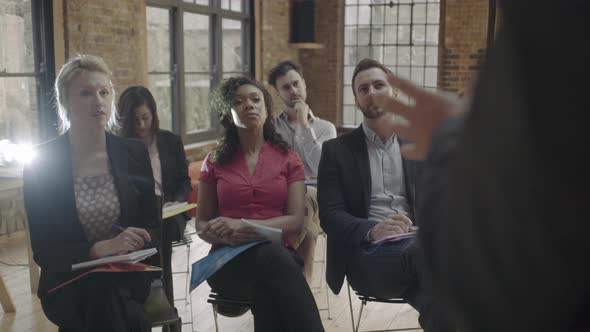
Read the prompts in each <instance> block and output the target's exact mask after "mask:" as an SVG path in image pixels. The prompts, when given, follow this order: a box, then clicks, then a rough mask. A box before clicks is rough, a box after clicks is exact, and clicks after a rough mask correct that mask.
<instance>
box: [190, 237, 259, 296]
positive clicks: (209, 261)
mask: <svg viewBox="0 0 590 332" xmlns="http://www.w3.org/2000/svg"><path fill="white" fill-rule="evenodd" d="M265 242H268V241H257V242H252V243H247V244H243V245H241V246H237V247H222V248H219V249H217V250H215V251H214V252H212V253H210V254H209V255H207V256H206V257H204V258H201V259H200V260H198V261H196V262H194V263H193V264H192V269H191V288H190V291H191V292H192V291H193V289H195V288H197V286H199V285H200V284H201V283H202V282H203V281H205V280H207V279H208V278H209V277H210V276H212V275H213V274H214V273H215V272H217V270H219V269H220V268H221V267H222V266H223V265H225V263H227V262H229V261H230V260H232V259H233V258H234V257H236V256H238V255H239V254H241V253H242V252H244V251H246V250H247V249H250V248H252V247H254V246H255V245H258V244H261V243H265Z"/></svg>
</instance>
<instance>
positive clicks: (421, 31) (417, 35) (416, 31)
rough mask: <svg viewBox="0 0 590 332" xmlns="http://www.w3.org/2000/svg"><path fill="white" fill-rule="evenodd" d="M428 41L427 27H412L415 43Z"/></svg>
mask: <svg viewBox="0 0 590 332" xmlns="http://www.w3.org/2000/svg"><path fill="white" fill-rule="evenodd" d="M425 42H426V27H425V26H423V25H417V26H414V27H413V28H412V43H413V44H414V45H424V43H425Z"/></svg>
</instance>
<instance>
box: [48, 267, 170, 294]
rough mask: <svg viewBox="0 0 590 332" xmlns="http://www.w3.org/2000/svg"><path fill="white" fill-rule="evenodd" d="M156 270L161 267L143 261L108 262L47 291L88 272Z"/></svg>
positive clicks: (51, 290) (63, 284)
mask: <svg viewBox="0 0 590 332" xmlns="http://www.w3.org/2000/svg"><path fill="white" fill-rule="evenodd" d="M157 271H162V269H161V268H159V267H156V266H151V265H147V264H143V263H109V264H105V265H101V266H98V267H95V268H93V269H91V270H88V271H86V272H84V273H82V274H79V275H77V276H76V277H74V278H72V279H70V280H68V281H66V282H64V283H62V284H60V285H58V286H55V287H54V288H52V289H50V290H49V291H48V293H52V292H55V291H56V290H58V289H60V288H62V287H63V286H65V285H68V284H71V283H72V282H74V281H76V280H78V279H80V278H82V277H84V276H86V275H88V274H90V273H95V272H157Z"/></svg>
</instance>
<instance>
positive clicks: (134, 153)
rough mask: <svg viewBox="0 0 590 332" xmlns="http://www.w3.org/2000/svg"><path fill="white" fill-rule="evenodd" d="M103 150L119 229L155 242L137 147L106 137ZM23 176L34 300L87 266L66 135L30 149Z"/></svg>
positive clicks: (149, 187)
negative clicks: (141, 231) (35, 274)
mask: <svg viewBox="0 0 590 332" xmlns="http://www.w3.org/2000/svg"><path fill="white" fill-rule="evenodd" d="M106 146H107V153H108V156H109V161H110V166H111V171H112V175H113V177H114V181H115V187H116V188H117V192H118V195H119V201H120V206H121V216H120V222H121V225H123V226H134V227H142V228H146V229H148V230H149V231H150V233H151V234H152V236H153V237H154V242H155V243H154V244H157V242H158V238H159V218H158V213H157V207H156V197H155V195H154V180H153V175H152V169H151V166H150V161H149V156H148V153H147V150H146V148H145V146H144V145H143V143H142V142H140V141H137V140H131V139H125V138H120V137H117V136H114V135H111V134H108V133H107V134H106ZM35 150H36V153H37V156H36V158H35V159H34V161H33V162H32V163H31V164H30V165H27V167H25V170H24V200H25V207H26V210H27V216H28V222H29V231H30V234H31V244H32V247H33V256H34V259H35V262H37V264H39V266H40V267H41V277H40V281H39V291H38V295H39V297H43V296H45V295H46V294H47V291H48V290H49V289H51V288H53V287H55V286H57V285H59V284H60V283H62V282H64V281H66V280H68V279H71V278H73V277H74V276H75V275H77V274H79V272H77V271H76V272H72V271H71V266H72V264H75V263H79V262H83V261H86V260H89V257H88V253H89V251H90V248H91V246H92V244H91V243H90V242H88V239H87V238H86V235H85V234H84V231H83V229H82V226H81V224H80V221H79V219H78V211H77V209H76V199H75V193H74V180H73V173H72V156H71V150H70V142H69V139H68V135H67V134H65V135H61V136H58V137H56V138H54V139H52V140H50V141H48V142H45V143H42V144H40V145H39V146H37V147H36V149H35Z"/></svg>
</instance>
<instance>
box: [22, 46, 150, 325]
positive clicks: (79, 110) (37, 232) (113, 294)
mask: <svg viewBox="0 0 590 332" xmlns="http://www.w3.org/2000/svg"><path fill="white" fill-rule="evenodd" d="M55 90H56V96H57V102H58V113H59V117H60V122H61V126H60V129H61V133H62V134H61V135H60V136H58V137H56V138H54V139H53V140H50V141H48V142H45V143H42V144H40V145H39V146H37V148H36V152H37V157H36V159H35V160H34V161H33V162H32V163H31V164H30V165H28V166H27V167H26V168H25V173H24V194H25V205H26V210H27V214H28V218H29V224H30V232H31V242H32V246H33V253H34V258H35V261H36V262H37V264H39V266H40V267H41V279H40V283H39V291H38V296H39V298H40V299H41V305H42V307H43V311H44V312H45V314H46V316H47V317H48V318H49V320H51V321H52V322H53V323H55V324H56V325H58V326H59V330H60V331H150V330H151V325H150V323H149V321H148V320H147V319H146V317H145V316H144V312H143V302H144V301H145V299H146V298H147V295H148V294H149V290H150V277H149V276H148V275H146V274H142V273H133V272H130V273H92V274H89V275H87V276H84V277H83V278H81V279H79V280H76V281H75V282H73V283H70V284H68V285H66V286H64V287H62V288H60V289H58V290H56V291H53V292H49V290H51V289H52V288H54V287H56V286H58V285H60V284H61V283H63V282H64V281H67V280H70V279H72V278H73V277H75V276H76V275H77V274H79V273H80V272H78V271H75V272H73V271H71V266H72V264H75V263H79V262H82V261H87V260H92V259H97V258H101V257H105V256H110V255H115V254H122V253H127V252H131V251H135V250H138V249H142V248H144V247H146V246H147V245H148V244H149V245H152V246H153V245H156V244H157V239H158V232H157V229H158V217H157V211H156V202H155V195H154V180H153V176H152V170H151V167H150V160H149V157H148V153H147V150H146V148H145V146H144V145H143V144H142V143H141V142H137V141H133V140H129V139H124V138H120V137H117V136H114V135H112V134H110V131H111V130H112V129H113V128H114V127H115V126H116V112H115V107H114V90H113V84H112V82H111V74H110V71H109V69H108V67H107V65H106V64H105V62H104V61H103V60H102V59H100V58H98V57H95V56H90V55H82V56H78V57H76V58H74V59H71V60H70V61H68V62H67V63H66V64H65V65H64V66H63V68H62V69H61V71H60V73H59V75H58V77H57V79H56V83H55ZM113 224H117V225H119V226H122V227H124V229H125V230H124V231H123V232H120V233H118V232H116V231H114V230H112V229H113V227H112V225H113ZM82 272H83V271H82Z"/></svg>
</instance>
